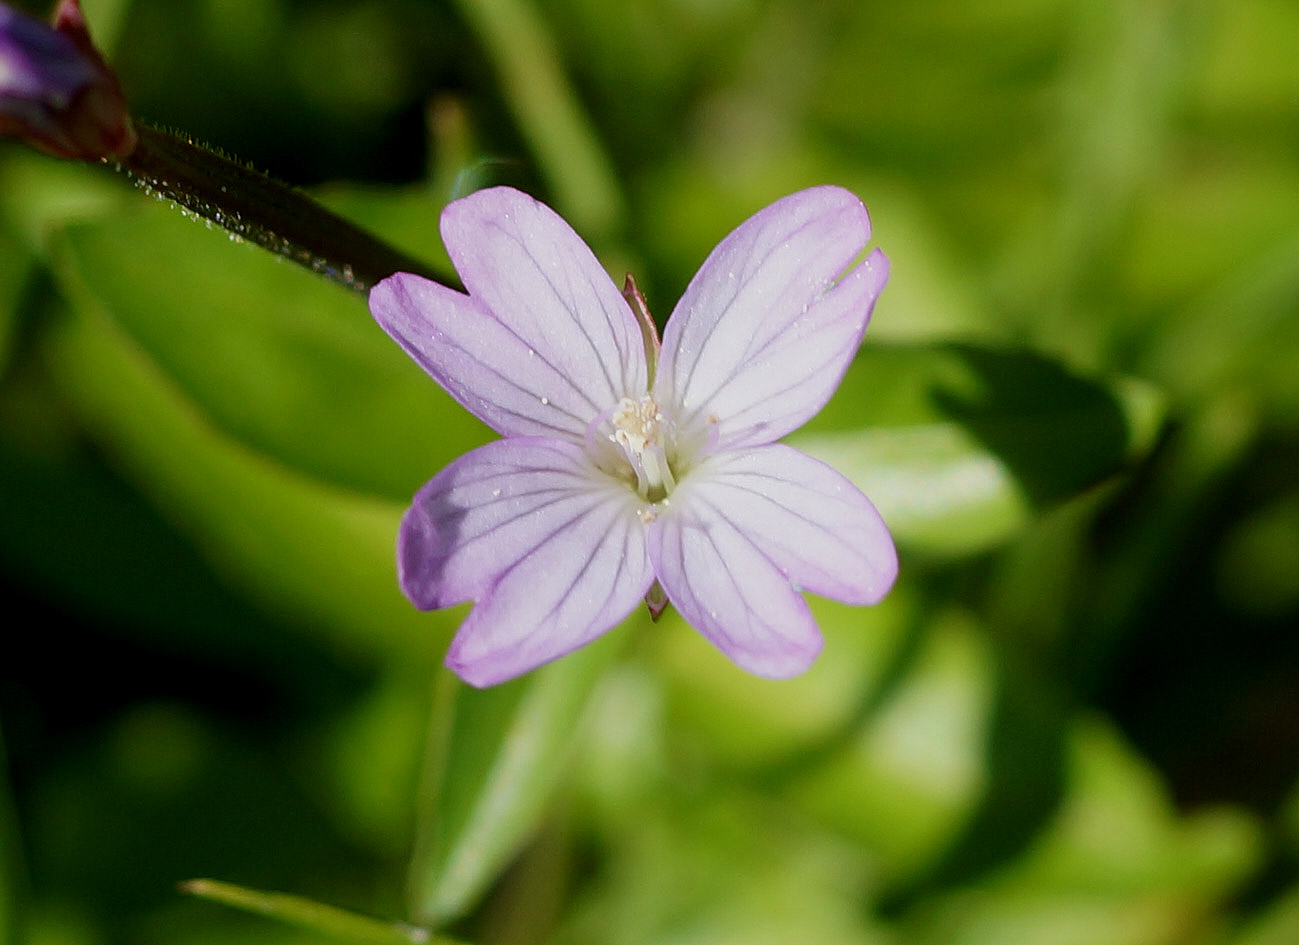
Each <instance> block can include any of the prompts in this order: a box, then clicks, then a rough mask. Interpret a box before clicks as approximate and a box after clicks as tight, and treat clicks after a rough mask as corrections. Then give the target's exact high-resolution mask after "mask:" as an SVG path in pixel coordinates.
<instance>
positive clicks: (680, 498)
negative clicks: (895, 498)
mask: <svg viewBox="0 0 1299 945" xmlns="http://www.w3.org/2000/svg"><path fill="white" fill-rule="evenodd" d="M649 541H650V559H651V561H653V562H654V569H655V573H656V574H657V575H658V578H659V580H660V581H661V582H662V584H663V587H664V589H665V590H666V591H667V595H668V597H669V599H670V600H671V601H672V603H673V605H674V606H675V607H676V608H677V610H679V611H680V612H681V615H682V616H683V617H685V618H686V620H687V621H689V622H690V624H691V625H692V626H694V627H695V628H696V629H698V630H699V631H700V632H701V633H703V634H704V636H706V637H707V638H708V639H709V640H711V641H712V642H713V643H714V644H715V645H716V646H717V647H718V648H719V649H721V650H722V651H723V652H724V653H726V655H727V656H729V657H730V658H731V659H732V660H734V661H735V662H736V663H737V664H738V665H740V666H741V667H743V668H744V669H747V670H749V671H750V672H753V673H757V674H758V675H761V676H773V677H785V676H793V675H797V674H798V673H801V672H803V670H805V669H807V668H808V667H809V666H810V665H811V664H812V662H813V660H815V659H816V656H817V654H818V653H819V652H820V650H821V635H820V631H819V630H818V629H817V626H816V623H815V621H814V620H813V619H812V615H811V613H810V611H809V610H808V608H807V604H806V602H805V601H804V600H803V598H802V596H801V594H800V593H799V592H800V591H802V590H808V591H812V592H813V593H817V594H821V595H824V596H826V597H832V598H835V599H837V600H842V601H845V602H847V603H853V604H872V603H875V602H877V601H878V600H880V598H882V597H883V596H884V594H885V593H887V592H888V589H889V587H890V586H891V585H892V583H893V579H894V577H895V576H896V574H897V557H896V554H895V552H894V550H893V542H892V539H891V538H890V537H889V534H888V531H887V530H886V529H885V527H884V523H883V522H882V521H881V520H880V517H879V515H878V513H876V511H875V509H874V507H873V506H872V505H871V504H870V502H869V501H868V500H867V498H866V497H865V496H864V495H862V494H861V492H860V491H858V489H857V487H856V486H854V485H853V484H852V483H850V482H849V481H848V480H846V479H844V478H843V477H842V476H840V475H839V474H838V473H837V472H835V471H834V470H833V469H831V468H830V467H828V466H826V465H825V464H823V463H820V462H818V461H817V460H814V459H812V458H811V457H810V456H806V455H804V454H803V453H800V452H799V451H798V450H795V449H792V448H790V447H787V446H782V445H775V446H767V447H762V448H758V449H753V450H746V451H743V452H737V453H730V454H724V455H721V456H715V457H713V458H711V459H710V460H708V461H707V462H706V463H705V464H704V465H703V466H701V467H699V468H697V469H696V470H694V471H693V472H692V473H691V475H690V478H689V479H687V480H686V481H684V482H682V483H681V484H680V485H679V487H678V488H677V490H676V491H675V492H673V494H672V502H671V506H670V507H668V508H665V509H664V511H663V513H662V514H661V515H660V516H659V518H658V519H657V520H656V521H655V522H654V523H653V524H652V525H651V526H650V535H649Z"/></svg>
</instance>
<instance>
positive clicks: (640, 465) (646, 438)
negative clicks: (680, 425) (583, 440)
mask: <svg viewBox="0 0 1299 945" xmlns="http://www.w3.org/2000/svg"><path fill="white" fill-rule="evenodd" d="M609 419H610V422H611V423H612V424H613V432H612V433H611V434H609V439H610V440H611V441H612V442H614V443H616V444H617V445H618V446H619V447H620V448H621V449H622V452H623V455H624V456H625V457H626V458H627V462H628V464H629V465H630V466H631V468H632V471H633V472H634V473H635V474H636V491H637V492H638V493H640V495H641V496H642V497H643V498H645V499H648V500H650V501H651V502H658V501H660V500H662V499H663V498H664V497H666V496H667V494H668V493H669V492H671V491H672V489H673V488H674V487H675V486H676V484H677V483H676V479H674V478H673V476H672V469H671V467H670V466H669V465H668V457H667V452H666V451H665V450H664V439H665V433H666V429H665V428H666V426H667V418H666V417H665V416H664V415H663V411H662V410H660V409H659V405H658V403H657V402H655V400H654V398H653V397H651V396H650V395H649V394H645V395H644V396H643V397H641V398H640V399H639V400H632V399H631V398H630V397H624V398H623V399H622V400H620V401H618V406H617V407H616V408H614V411H613V416H611V417H610V418H609Z"/></svg>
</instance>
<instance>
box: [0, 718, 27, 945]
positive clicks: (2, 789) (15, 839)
mask: <svg viewBox="0 0 1299 945" xmlns="http://www.w3.org/2000/svg"><path fill="white" fill-rule="evenodd" d="M21 850H22V842H21V840H20V838H19V836H18V818H17V816H16V814H15V812H14V808H13V798H12V797H11V796H10V794H9V759H8V756H7V755H6V753H5V743H4V732H3V731H0V942H18V941H21V939H20V938H19V935H18V922H19V914H18V874H19V869H20V863H21V861H20V859H19V851H21Z"/></svg>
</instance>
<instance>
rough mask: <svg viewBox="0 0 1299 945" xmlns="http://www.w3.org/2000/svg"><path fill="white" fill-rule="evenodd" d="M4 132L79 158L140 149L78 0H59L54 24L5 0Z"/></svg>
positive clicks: (0, 59) (1, 23)
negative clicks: (19, 9) (42, 20)
mask: <svg viewBox="0 0 1299 945" xmlns="http://www.w3.org/2000/svg"><path fill="white" fill-rule="evenodd" d="M0 134H4V135H12V136H14V137H18V138H23V139H24V140H26V141H27V142H28V143H30V144H32V145H34V146H35V147H37V148H40V149H41V150H42V151H45V152H47V153H49V154H53V155H55V156H56V157H62V158H69V159H72V160H80V161H98V160H100V159H102V158H108V157H124V156H125V155H127V154H130V153H131V151H132V150H133V149H134V148H135V145H136V133H135V127H134V125H133V124H132V122H131V117H130V115H129V113H128V112H127V108H126V101H125V100H124V99H123V98H122V90H121V88H120V87H119V86H118V83H117V78H116V76H114V75H113V72H112V70H111V69H109V67H108V64H107V63H105V62H104V59H103V57H102V56H101V55H100V54H99V52H98V51H97V50H96V49H95V47H94V45H93V44H92V43H91V40H90V33H89V32H88V31H87V29H86V21H85V17H84V16H83V15H82V13H81V7H80V6H79V5H78V3H77V0H62V2H61V3H60V4H59V5H58V7H57V8H56V9H55V12H54V25H53V26H47V25H46V24H44V23H42V22H41V21H40V20H37V19H34V18H32V17H29V16H25V15H24V14H21V13H18V12H16V11H15V10H13V9H12V8H10V7H9V6H8V5H7V4H0Z"/></svg>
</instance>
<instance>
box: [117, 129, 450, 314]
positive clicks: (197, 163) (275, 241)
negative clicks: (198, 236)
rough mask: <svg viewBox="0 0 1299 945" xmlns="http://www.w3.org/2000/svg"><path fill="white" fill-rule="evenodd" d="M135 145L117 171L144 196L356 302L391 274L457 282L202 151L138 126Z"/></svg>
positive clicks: (302, 199)
mask: <svg viewBox="0 0 1299 945" xmlns="http://www.w3.org/2000/svg"><path fill="white" fill-rule="evenodd" d="M136 130H137V131H138V133H139V144H138V146H137V147H136V148H135V149H134V150H133V151H132V152H131V153H130V154H129V155H127V156H125V157H122V158H120V159H119V160H118V161H117V168H118V170H120V171H121V172H122V173H124V174H125V175H126V176H127V177H129V178H130V179H131V180H132V181H133V182H134V183H135V185H136V186H137V187H139V188H140V189H141V190H143V191H144V192H146V193H148V194H151V195H154V196H158V197H165V198H166V199H168V200H171V201H174V202H175V203H177V204H178V205H180V207H181V208H182V209H184V210H186V211H189V212H191V213H195V214H197V215H199V216H201V217H204V218H206V219H208V220H211V221H212V222H213V223H215V224H217V225H218V226H220V227H223V228H224V229H226V230H228V231H229V232H230V233H232V234H233V235H235V236H237V237H239V238H240V239H245V240H248V241H249V242H250V243H255V244H256V245H258V246H260V247H262V248H263V249H268V250H270V251H271V252H273V253H278V254H279V255H281V256H284V257H286V258H288V259H291V260H293V261H294V262H296V263H298V264H299V265H301V266H305V267H306V268H308V269H310V270H312V271H313V272H317V273H320V274H321V275H323V276H325V277H326V278H329V279H332V280H333V281H334V282H337V283H338V284H339V285H341V286H343V287H345V288H348V289H351V290H352V291H353V292H357V293H359V294H361V295H365V294H367V293H368V292H369V290H370V287H371V286H373V285H374V284H375V283H376V282H378V281H379V280H381V279H383V278H385V277H387V276H390V275H392V274H393V273H394V272H414V273H418V274H420V275H422V276H426V277H428V278H430V279H434V280H436V281H438V282H441V283H443V284H445V285H451V286H456V285H458V283H457V281H456V280H455V279H454V278H450V277H448V276H447V275H446V274H445V273H441V272H438V271H436V270H434V269H432V268H431V267H430V266H429V265H428V264H427V263H425V262H422V261H421V260H418V259H415V258H413V257H411V256H408V255H406V254H405V253H403V252H401V251H400V250H398V249H396V248H395V247H393V246H390V245H389V244H387V243H385V242H383V241H382V240H380V239H378V238H377V237H375V236H373V235H371V234H370V233H367V232H366V231H364V230H362V229H361V228H360V227H357V226H356V225H354V224H352V223H349V222H348V221H347V220H344V219H343V218H342V217H340V216H338V215H337V214H335V213H333V212H331V211H329V210H326V209H325V208H324V207H322V206H321V205H320V204H318V203H316V202H315V201H314V200H312V199H311V198H310V197H308V196H307V195H306V194H304V193H302V192H301V191H298V190H295V189H294V188H292V187H289V186H287V185H285V184H282V183H280V182H279V181H276V180H273V179H272V178H270V177H267V176H266V175H265V174H262V173H259V172H258V171H255V170H252V169H251V168H248V167H245V166H244V165H242V164H240V163H239V162H237V161H234V160H231V159H230V158H227V157H223V156H221V155H219V154H217V153H215V152H214V151H210V150H208V149H207V148H204V147H201V146H199V145H197V144H195V143H194V141H193V140H192V139H189V138H182V137H177V136H174V135H170V134H167V133H166V132H163V131H160V130H158V129H156V128H150V127H148V126H146V125H137V129H136Z"/></svg>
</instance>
